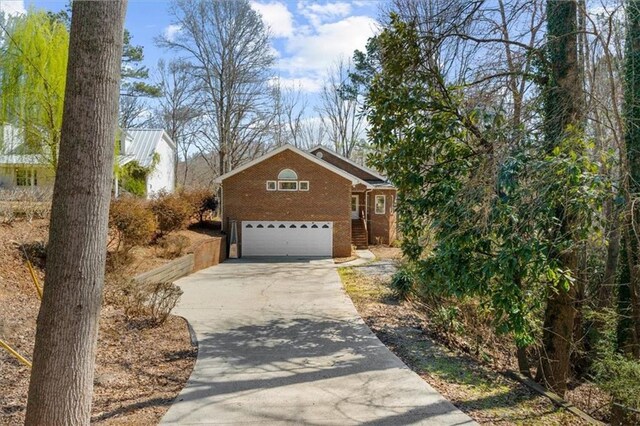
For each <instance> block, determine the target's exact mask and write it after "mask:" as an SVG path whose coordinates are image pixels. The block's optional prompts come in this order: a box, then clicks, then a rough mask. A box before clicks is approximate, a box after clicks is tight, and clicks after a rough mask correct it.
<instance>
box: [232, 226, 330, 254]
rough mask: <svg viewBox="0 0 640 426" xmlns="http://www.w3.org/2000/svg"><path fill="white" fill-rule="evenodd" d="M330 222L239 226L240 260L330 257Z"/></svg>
mask: <svg viewBox="0 0 640 426" xmlns="http://www.w3.org/2000/svg"><path fill="white" fill-rule="evenodd" d="M332 249H333V222H284V221H283V222H279V221H278V222H276V221H262V222H260V221H245V222H242V256H331V255H332V253H333V250H332Z"/></svg>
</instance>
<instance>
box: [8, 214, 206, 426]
mask: <svg viewBox="0 0 640 426" xmlns="http://www.w3.org/2000/svg"><path fill="white" fill-rule="evenodd" d="M47 225H48V222H47V221H46V220H34V221H32V222H31V223H29V222H26V221H16V222H14V223H13V224H11V225H6V224H5V225H0V265H1V266H0V338H2V339H3V340H5V341H7V343H9V344H10V345H11V346H13V347H14V348H15V349H16V350H17V351H18V352H19V353H20V354H22V355H23V356H25V357H26V358H27V359H31V354H32V352H33V342H34V338H35V325H36V317H37V314H38V308H39V304H40V302H39V301H38V299H37V296H36V293H35V288H34V287H33V283H32V282H31V278H30V276H29V272H28V270H27V268H26V266H25V263H24V259H23V257H22V255H21V254H20V251H19V250H18V246H17V245H16V242H17V243H31V242H34V241H46V238H47V232H48V227H47ZM185 232H186V233H187V234H188V233H189V232H192V231H185ZM41 263H42V262H40V260H37V261H36V262H34V264H36V265H40V264H41ZM142 263H143V264H144V265H145V266H146V267H153V265H154V262H153V260H151V261H148V262H142ZM36 274H37V275H38V278H39V279H40V281H41V282H43V281H44V273H43V271H42V269H40V268H38V267H36ZM195 356H196V349H195V348H194V347H193V346H192V345H191V340H190V336H189V331H188V328H187V324H186V321H185V320H184V319H182V318H180V317H175V316H171V317H169V319H168V320H167V321H166V322H165V323H164V324H162V325H160V326H158V327H154V328H144V327H135V326H134V325H133V324H131V323H129V322H127V321H126V319H125V316H124V314H123V312H122V310H121V309H120V308H118V307H117V306H113V305H106V306H104V307H103V309H102V312H101V316H100V334H99V340H98V353H97V359H96V375H95V387H94V400H93V413H92V423H98V424H145V425H146V424H156V423H158V421H159V420H160V418H161V417H162V415H163V414H164V413H165V412H166V410H167V409H168V408H169V405H170V404H171V402H172V401H173V399H174V398H175V397H176V396H177V394H178V393H179V392H180V390H181V389H182V388H183V386H184V384H185V383H186V381H187V379H188V378H189V375H190V374H191V370H192V369H193V365H194V363H195ZM29 374H30V370H29V368H27V367H26V366H24V365H22V364H20V363H19V362H18V361H17V360H16V359H15V358H13V357H12V356H11V355H9V354H8V353H7V352H5V351H0V378H1V381H0V424H6V425H15V424H22V423H23V422H24V415H25V407H26V401H27V390H28V385H29Z"/></svg>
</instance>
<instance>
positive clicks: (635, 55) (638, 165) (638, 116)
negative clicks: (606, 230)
mask: <svg viewBox="0 0 640 426" xmlns="http://www.w3.org/2000/svg"><path fill="white" fill-rule="evenodd" d="M626 10H627V38H626V46H625V93H624V118H625V138H624V139H625V147H626V153H627V161H628V166H627V167H628V168H627V170H626V171H627V176H625V178H626V179H625V183H626V185H625V186H626V189H627V193H626V195H627V211H626V218H625V219H626V220H625V240H626V241H625V244H626V249H627V258H628V264H629V288H628V298H629V303H630V313H631V321H632V324H631V327H630V330H629V332H630V337H631V339H630V340H631V348H632V351H633V353H634V355H635V356H636V357H640V346H639V341H640V243H639V241H638V235H637V229H638V226H639V224H638V215H640V206H639V201H638V199H637V198H638V194H640V180H639V179H640V4H639V2H637V1H628V2H627V8H626ZM623 170H624V165H623ZM622 295H623V294H621V296H622Z"/></svg>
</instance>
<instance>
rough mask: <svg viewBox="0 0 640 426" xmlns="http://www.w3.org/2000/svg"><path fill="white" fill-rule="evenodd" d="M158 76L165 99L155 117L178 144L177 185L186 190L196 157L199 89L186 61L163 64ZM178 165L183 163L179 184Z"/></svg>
mask: <svg viewBox="0 0 640 426" xmlns="http://www.w3.org/2000/svg"><path fill="white" fill-rule="evenodd" d="M158 73H159V86H160V88H161V89H162V97H161V98H160V99H159V106H158V110H157V114H156V115H157V116H158V119H159V121H160V123H161V124H162V127H163V128H164V129H165V130H166V131H167V133H168V134H169V136H170V137H171V139H172V140H173V142H174V143H175V144H176V158H175V160H176V161H175V165H176V174H175V176H176V184H178V183H180V184H181V185H182V186H184V185H185V184H186V180H187V175H188V173H189V161H188V159H189V157H190V156H191V154H193V152H192V151H193V149H194V147H195V146H194V138H195V137H196V136H197V134H198V132H199V120H198V118H199V117H200V116H201V115H202V104H201V100H200V96H199V91H198V89H199V87H198V86H197V85H196V84H195V83H194V79H193V76H192V74H191V66H190V65H189V64H188V63H186V62H184V61H180V60H176V61H171V62H169V63H168V64H166V63H165V62H164V61H163V60H160V61H159V62H158ZM179 161H182V162H183V163H184V168H183V169H182V172H183V176H182V182H178V173H177V166H178V162H179Z"/></svg>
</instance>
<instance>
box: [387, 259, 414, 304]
mask: <svg viewBox="0 0 640 426" xmlns="http://www.w3.org/2000/svg"><path fill="white" fill-rule="evenodd" d="M413 281H414V277H413V273H412V272H411V271H410V270H409V268H407V266H406V265H404V266H402V267H401V268H400V269H398V271H397V272H396V273H395V274H394V275H393V278H391V289H392V290H393V295H394V296H395V297H397V298H398V299H401V300H404V299H407V298H408V297H409V295H410V294H411V291H412V289H413Z"/></svg>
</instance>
